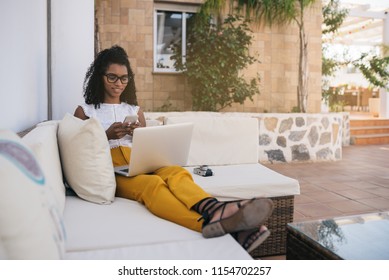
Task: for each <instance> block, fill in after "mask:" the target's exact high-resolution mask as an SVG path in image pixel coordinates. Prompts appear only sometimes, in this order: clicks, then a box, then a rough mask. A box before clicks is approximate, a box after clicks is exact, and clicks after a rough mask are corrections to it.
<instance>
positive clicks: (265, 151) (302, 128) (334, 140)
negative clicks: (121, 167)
mask: <svg viewBox="0 0 389 280" xmlns="http://www.w3.org/2000/svg"><path fill="white" fill-rule="evenodd" d="M145 115H146V118H147V119H149V120H159V121H160V122H161V123H162V122H163V120H164V118H165V117H168V116H184V115H185V116H193V117H194V118H195V117H196V116H218V117H228V116H240V117H242V116H244V117H254V118H258V121H259V137H258V145H259V154H258V159H259V161H260V162H262V163H268V162H271V163H285V162H316V161H336V160H340V159H342V146H344V145H348V143H349V136H348V140H347V135H349V133H346V132H345V130H347V129H348V127H349V123H347V121H348V114H347V113H326V114H299V113H295V114H275V113H274V114H273V113H267V114H263V113H262V114H261V113H228V112H227V113H215V112H168V113H163V112H162V113H160V112H146V113H145Z"/></svg>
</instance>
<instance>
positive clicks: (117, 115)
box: [80, 102, 139, 149]
mask: <svg viewBox="0 0 389 280" xmlns="http://www.w3.org/2000/svg"><path fill="white" fill-rule="evenodd" d="M80 106H81V107H82V109H83V110H84V113H85V115H86V116H87V117H89V118H95V119H98V120H99V121H100V123H101V125H102V126H103V128H104V130H107V129H108V128H109V127H110V126H111V125H112V124H113V123H114V122H123V121H124V118H125V117H126V116H128V115H137V114H138V111H139V106H136V105H129V104H127V103H125V102H122V103H121V104H107V103H101V104H100V108H98V109H95V106H94V105H93V104H85V103H84V104H82V105H80ZM131 145H132V136H130V135H128V134H127V135H126V136H124V137H123V138H120V139H113V140H109V146H110V147H111V149H112V148H116V147H119V146H131Z"/></svg>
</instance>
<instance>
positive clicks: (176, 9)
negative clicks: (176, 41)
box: [153, 3, 199, 74]
mask: <svg viewBox="0 0 389 280" xmlns="http://www.w3.org/2000/svg"><path fill="white" fill-rule="evenodd" d="M198 8H199V6H198V5H177V4H174V5H169V4H162V3H155V5H154V11H153V12H154V24H153V39H154V40H153V72H154V73H168V74H175V73H181V71H177V70H176V69H174V68H173V69H172V68H158V67H157V62H158V60H157V56H158V53H157V46H158V13H159V12H171V13H181V18H182V22H181V26H182V31H181V32H182V33H181V48H182V61H183V62H185V55H186V37H187V36H186V35H187V34H186V22H187V20H186V19H187V14H190V13H191V14H194V13H196V12H197V11H198Z"/></svg>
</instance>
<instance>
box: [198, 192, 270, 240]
mask: <svg viewBox="0 0 389 280" xmlns="http://www.w3.org/2000/svg"><path fill="white" fill-rule="evenodd" d="M194 210H196V211H197V212H198V213H200V214H201V215H202V218H203V219H204V223H203V230H202V233H203V236H204V237H206V238H210V237H217V236H222V235H224V234H226V233H232V232H238V231H244V230H248V229H253V228H257V227H259V226H260V225H261V224H263V223H264V222H265V220H266V219H267V218H268V217H269V216H270V215H271V213H272V211H273V202H272V201H271V200H270V199H267V198H253V199H250V200H239V201H228V202H220V201H218V200H217V199H215V198H208V199H205V200H202V201H200V202H199V203H198V204H196V205H195V207H194Z"/></svg>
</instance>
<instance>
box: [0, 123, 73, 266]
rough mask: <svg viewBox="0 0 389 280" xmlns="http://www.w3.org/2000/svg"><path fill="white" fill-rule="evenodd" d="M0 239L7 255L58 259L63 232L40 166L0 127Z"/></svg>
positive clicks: (11, 256) (14, 257) (24, 147)
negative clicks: (0, 129)
mask: <svg viewBox="0 0 389 280" xmlns="http://www.w3.org/2000/svg"><path fill="white" fill-rule="evenodd" d="M0 178H1V185H0V239H2V243H3V245H2V246H3V249H4V251H5V255H6V256H7V257H8V258H10V259H60V258H61V257H62V256H63V254H64V242H65V232H64V228H63V223H62V218H61V214H60V211H59V209H58V208H57V205H56V204H55V203H54V202H53V197H52V196H51V192H50V191H49V189H48V185H47V183H46V182H47V180H46V177H45V174H44V173H43V171H42V168H41V167H40V165H39V164H38V162H37V160H36V159H35V157H34V155H33V153H32V151H31V150H30V149H29V148H28V147H27V146H26V145H25V144H24V143H23V142H22V141H21V139H20V138H19V137H18V136H17V135H16V134H15V133H13V132H11V131H4V130H2V131H0Z"/></svg>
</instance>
